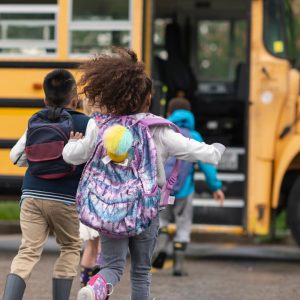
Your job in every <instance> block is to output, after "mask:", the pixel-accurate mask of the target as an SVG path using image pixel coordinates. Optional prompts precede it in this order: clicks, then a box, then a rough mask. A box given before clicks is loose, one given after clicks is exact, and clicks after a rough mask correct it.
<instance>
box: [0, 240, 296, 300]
mask: <svg viewBox="0 0 300 300" xmlns="http://www.w3.org/2000/svg"><path fill="white" fill-rule="evenodd" d="M18 243H19V242H18V236H17V237H16V236H0V270H1V273H0V290H1V294H2V291H3V288H4V281H5V277H6V274H7V273H8V272H9V266H10V261H11V259H12V258H13V256H14V255H15V253H16V248H17V246H18ZM56 255H57V247H56V245H55V243H54V240H53V239H51V240H50V241H49V242H48V243H47V245H46V247H45V251H44V254H43V257H42V259H41V261H40V262H39V263H38V265H37V266H36V268H35V270H34V272H33V274H32V276H31V278H30V280H29V282H28V285H27V289H26V292H25V295H24V300H49V299H50V300H51V299H52V296H51V269H52V267H53V264H54V262H55V259H56ZM186 266H187V270H188V273H189V275H188V276H186V277H181V278H178V277H173V276H171V267H172V263H171V261H169V262H167V264H166V268H165V269H163V270H161V271H155V270H154V271H153V273H152V288H151V295H152V298H155V299H157V300H177V299H185V300H198V299H199V300H202V299H203V300H256V299H262V300H285V299H286V300H298V299H300V289H299V282H300V250H299V249H298V248H296V247H295V246H293V245H288V246H251V245H243V246H238V245H236V244H219V245H215V244H192V245H191V247H190V249H189V259H188V260H187V264H186ZM78 289H79V280H78V278H76V280H75V281H74V284H73V288H72V294H71V298H70V299H71V300H73V299H76V293H77V291H78ZM129 299H130V281H129V268H128V267H127V269H126V272H125V274H124V277H123V278H122V281H121V282H120V284H119V285H118V286H117V287H116V288H115V291H114V293H113V295H112V296H111V297H110V300H129ZM141 300H143V299H141Z"/></svg>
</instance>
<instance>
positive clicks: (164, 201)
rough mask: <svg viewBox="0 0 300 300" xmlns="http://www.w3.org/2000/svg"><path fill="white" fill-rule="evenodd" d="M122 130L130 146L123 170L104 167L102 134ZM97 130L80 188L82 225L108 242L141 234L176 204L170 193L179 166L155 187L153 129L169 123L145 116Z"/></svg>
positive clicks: (124, 118) (110, 165) (125, 118)
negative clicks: (127, 134) (162, 209)
mask: <svg viewBox="0 0 300 300" xmlns="http://www.w3.org/2000/svg"><path fill="white" fill-rule="evenodd" d="M116 124H120V125H123V126H125V127H126V128H127V129H129V130H130V131H131V133H132V136H133V144H132V147H131V148H130V150H129V152H128V159H127V164H122V163H115V162H107V161H105V158H106V157H107V153H106V149H105V147H104V142H103V135H104V133H105V131H106V129H108V128H111V127H112V126H113V125H116ZM98 125H99V134H98V137H97V143H96V147H95V150H94V153H93V155H92V157H91V158H90V160H89V161H88V162H87V164H86V166H85V169H84V171H83V175H82V177H81V180H80V182H79V186H78V191H77V196H76V203H77V208H78V212H79V218H80V220H81V222H82V223H84V224H86V225H87V226H89V227H92V228H94V229H95V230H97V231H99V232H101V233H102V234H104V235H107V236H109V237H112V238H126V237H131V236H135V235H138V234H140V233H141V232H143V231H144V230H145V229H146V228H147V227H149V225H150V224H151V220H152V219H154V218H155V217H156V216H157V214H158V210H159V208H160V207H163V206H166V205H168V204H173V203H174V197H170V192H171V190H172V188H173V185H174V184H175V182H176V178H177V173H178V163H176V164H175V166H174V169H173V171H172V172H171V176H170V177H169V178H168V180H167V181H166V183H165V185H164V186H163V187H162V189H160V188H159V187H158V184H157V164H156V162H157V152H156V146H155V144H154V140H153V138H152V135H151V132H150V129H149V128H150V127H151V126H158V125H160V126H169V127H172V128H174V130H176V131H178V132H179V130H178V128H177V127H176V125H174V124H173V123H171V122H170V121H168V120H166V119H163V118H160V117H156V116H154V115H151V114H149V115H147V116H146V117H144V118H142V119H139V120H137V118H135V117H134V116H122V117H110V118H108V119H107V120H105V121H103V122H102V124H98Z"/></svg>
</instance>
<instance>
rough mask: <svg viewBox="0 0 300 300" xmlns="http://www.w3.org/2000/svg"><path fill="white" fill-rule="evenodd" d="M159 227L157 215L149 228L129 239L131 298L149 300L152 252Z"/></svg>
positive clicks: (133, 299) (132, 299)
mask: <svg viewBox="0 0 300 300" xmlns="http://www.w3.org/2000/svg"><path fill="white" fill-rule="evenodd" d="M158 229H159V220H158V217H156V218H155V219H154V220H153V221H152V223H151V225H150V227H149V228H147V229H146V230H145V231H144V232H142V233H141V234H139V235H138V236H135V237H132V238H130V239H129V249H130V254H131V300H141V299H143V300H148V299H149V294H150V281H151V280H150V269H151V260H152V254H153V250H154V247H155V242H156V238H157V234H158Z"/></svg>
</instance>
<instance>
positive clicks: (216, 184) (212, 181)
mask: <svg viewBox="0 0 300 300" xmlns="http://www.w3.org/2000/svg"><path fill="white" fill-rule="evenodd" d="M191 138H193V139H195V140H196V141H198V142H204V140H203V138H202V136H201V134H200V133H199V132H197V131H193V132H192V135H191ZM198 167H199V169H200V170H201V171H202V172H203V173H204V176H205V181H206V184H207V186H208V188H209V189H210V190H211V191H212V193H213V197H214V199H215V200H217V201H219V202H220V203H221V204H223V203H224V199H225V196H224V193H223V191H222V190H221V188H222V182H221V181H220V180H219V179H218V177H217V169H216V167H215V166H213V165H210V164H204V163H202V162H200V161H199V162H198Z"/></svg>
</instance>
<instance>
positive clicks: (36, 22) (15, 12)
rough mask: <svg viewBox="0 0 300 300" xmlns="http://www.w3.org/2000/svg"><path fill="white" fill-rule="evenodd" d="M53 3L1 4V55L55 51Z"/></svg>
mask: <svg viewBox="0 0 300 300" xmlns="http://www.w3.org/2000/svg"><path fill="white" fill-rule="evenodd" d="M56 13H57V6H56V5H44V6H41V5H31V4H30V5H27V4H24V5H0V55H8V54H10V55H22V56H32V55H53V54H55V53H56V48H57V41H56Z"/></svg>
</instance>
